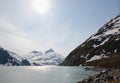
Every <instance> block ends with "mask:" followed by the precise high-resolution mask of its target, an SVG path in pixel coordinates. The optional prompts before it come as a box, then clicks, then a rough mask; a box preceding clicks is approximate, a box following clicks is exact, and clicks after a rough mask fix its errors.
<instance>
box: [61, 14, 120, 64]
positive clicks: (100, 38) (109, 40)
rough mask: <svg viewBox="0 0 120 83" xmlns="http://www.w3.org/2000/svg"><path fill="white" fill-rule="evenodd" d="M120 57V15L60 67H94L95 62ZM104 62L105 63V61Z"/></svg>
mask: <svg viewBox="0 0 120 83" xmlns="http://www.w3.org/2000/svg"><path fill="white" fill-rule="evenodd" d="M116 56H120V14H118V15H117V16H116V17H114V18H112V19H111V20H110V21H109V22H107V23H106V24H104V26H103V27H101V28H100V29H99V30H98V32H97V33H96V34H93V35H92V36H90V37H89V38H88V39H87V40H86V41H85V42H84V43H82V44H81V45H80V46H78V47H77V48H76V49H74V50H73V51H72V52H71V53H70V54H69V55H68V56H67V58H66V59H65V60H64V61H63V63H61V64H60V65H64V66H79V65H86V64H88V63H89V65H92V63H90V62H93V63H94V61H98V62H97V63H98V64H99V63H101V61H99V60H103V59H108V58H111V57H116ZM118 60H119V58H118ZM103 62H104V61H103ZM96 65H97V64H96Z"/></svg>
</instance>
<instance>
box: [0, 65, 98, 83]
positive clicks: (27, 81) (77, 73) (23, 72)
mask: <svg viewBox="0 0 120 83" xmlns="http://www.w3.org/2000/svg"><path fill="white" fill-rule="evenodd" d="M95 73H96V72H94V71H85V70H84V68H83V67H61V66H29V67H27V66H24V67H22V66H21V67H1V68H0V83H76V82H78V81H79V80H82V79H84V78H86V77H88V76H91V75H94V74H95ZM6 79H7V80H6ZM16 80H17V82H16Z"/></svg>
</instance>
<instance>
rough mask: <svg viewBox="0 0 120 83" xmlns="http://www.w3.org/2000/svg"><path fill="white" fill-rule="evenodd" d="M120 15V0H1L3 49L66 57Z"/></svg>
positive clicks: (21, 53)
mask: <svg viewBox="0 0 120 83" xmlns="http://www.w3.org/2000/svg"><path fill="white" fill-rule="evenodd" d="M119 12H120V0H0V46H1V47H3V48H5V49H7V50H10V51H13V52H16V53H18V54H19V55H21V56H23V55H26V54H28V53H29V52H30V51H32V50H38V51H41V52H44V51H46V50H48V49H50V48H52V49H54V50H55V51H56V52H57V53H59V54H62V55H63V56H67V55H68V54H69V53H70V52H71V51H72V50H73V49H75V48H76V47H77V46H79V45H80V44H81V43H83V42H84V41H85V40H86V39H87V38H88V37H90V36H91V35H92V34H94V33H96V32H97V31H98V29H99V28H100V27H102V26H103V25H104V24H105V23H106V22H108V21H109V20H110V19H111V18H112V17H114V16H116V15H117V14H118V13H119Z"/></svg>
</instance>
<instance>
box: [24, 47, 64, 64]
mask: <svg viewBox="0 0 120 83" xmlns="http://www.w3.org/2000/svg"><path fill="white" fill-rule="evenodd" d="M26 58H27V59H28V60H29V62H30V63H31V65H36V66H40V65H41V66H42V65H58V64H60V63H61V62H62V61H63V60H64V57H63V56H62V55H60V54H58V53H56V52H55V51H54V50H53V49H49V50H47V51H45V52H39V51H32V52H30V53H29V54H28V55H27V56H26Z"/></svg>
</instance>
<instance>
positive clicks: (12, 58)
mask: <svg viewBox="0 0 120 83" xmlns="http://www.w3.org/2000/svg"><path fill="white" fill-rule="evenodd" d="M0 65H6V66H30V63H29V61H28V60H27V59H24V58H22V57H20V56H19V55H17V54H16V53H14V52H11V51H8V50H4V49H3V48H1V47H0Z"/></svg>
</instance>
